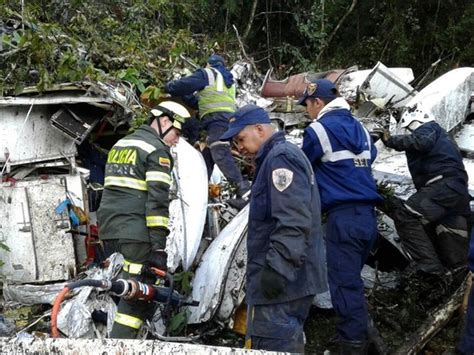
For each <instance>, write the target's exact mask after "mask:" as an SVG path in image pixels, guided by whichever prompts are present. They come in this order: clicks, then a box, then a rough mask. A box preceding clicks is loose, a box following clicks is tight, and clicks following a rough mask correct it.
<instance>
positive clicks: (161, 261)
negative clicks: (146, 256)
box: [150, 250, 168, 271]
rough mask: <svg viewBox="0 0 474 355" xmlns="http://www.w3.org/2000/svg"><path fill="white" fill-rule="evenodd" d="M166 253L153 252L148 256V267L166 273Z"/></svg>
mask: <svg viewBox="0 0 474 355" xmlns="http://www.w3.org/2000/svg"><path fill="white" fill-rule="evenodd" d="M167 260H168V253H166V251H165V250H153V251H152V252H151V254H150V265H151V266H154V267H157V268H158V269H160V270H163V271H167V270H168V266H167Z"/></svg>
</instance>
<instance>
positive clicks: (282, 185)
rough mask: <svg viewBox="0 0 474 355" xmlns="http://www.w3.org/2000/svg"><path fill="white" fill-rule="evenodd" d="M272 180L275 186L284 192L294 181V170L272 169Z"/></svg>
mask: <svg viewBox="0 0 474 355" xmlns="http://www.w3.org/2000/svg"><path fill="white" fill-rule="evenodd" d="M272 180H273V185H274V186H275V188H276V189H277V190H278V191H280V192H283V191H284V190H286V189H287V188H288V186H290V185H291V183H292V182H293V172H292V171H291V170H289V169H284V168H280V169H275V170H273V171H272Z"/></svg>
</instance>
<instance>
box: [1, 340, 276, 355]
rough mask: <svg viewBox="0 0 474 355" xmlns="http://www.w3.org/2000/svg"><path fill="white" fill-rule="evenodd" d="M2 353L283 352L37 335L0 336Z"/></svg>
mask: <svg viewBox="0 0 474 355" xmlns="http://www.w3.org/2000/svg"><path fill="white" fill-rule="evenodd" d="M0 353H2V354H81V355H96V354H102V355H117V354H141V355H152V354H206V355H225V354H229V355H230V354H232V355H241V354H242V355H243V354H285V353H282V352H268V351H265V350H247V349H238V348H225V347H220V346H208V345H199V344H187V343H172V342H164V341H159V340H132V339H61V338H59V339H54V338H47V339H40V338H37V337H33V338H20V339H19V338H0Z"/></svg>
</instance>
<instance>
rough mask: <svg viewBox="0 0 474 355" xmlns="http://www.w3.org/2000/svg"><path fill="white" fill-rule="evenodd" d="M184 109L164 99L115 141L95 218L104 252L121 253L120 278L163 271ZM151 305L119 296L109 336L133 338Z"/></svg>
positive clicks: (185, 115) (150, 280)
mask: <svg viewBox="0 0 474 355" xmlns="http://www.w3.org/2000/svg"><path fill="white" fill-rule="evenodd" d="M189 117H190V114H189V112H188V110H187V109H186V108H185V107H184V106H182V105H180V104H178V103H176V102H173V101H164V102H162V103H160V104H159V105H158V106H156V107H155V108H154V109H152V110H151V115H150V117H149V120H148V123H147V124H144V125H142V126H141V127H140V128H138V129H137V130H136V131H135V132H134V133H132V134H130V135H129V136H127V137H124V138H122V139H121V140H119V141H118V142H117V143H116V144H115V145H114V146H113V147H112V149H111V150H110V152H109V154H108V157H107V164H106V167H105V183H104V192H103V195H102V200H101V204H100V208H99V210H98V221H99V226H100V239H101V240H102V241H103V243H104V249H105V254H106V255H110V254H111V253H113V252H120V253H121V254H122V255H123V256H124V258H125V262H124V267H123V271H122V273H123V274H122V278H134V279H136V280H138V281H141V282H145V283H154V282H155V280H154V277H152V276H150V275H149V274H148V273H145V270H146V268H147V266H155V267H158V268H160V269H164V270H166V261H167V254H166V251H165V247H166V236H167V235H168V233H169V231H168V219H169V211H168V207H169V188H170V185H171V170H172V168H173V158H172V156H171V152H170V148H169V147H170V146H172V145H174V144H176V143H177V142H178V140H179V136H180V134H181V128H182V124H183V123H184V121H185V120H186V119H187V118H189ZM154 310H155V307H154V305H153V303H148V302H143V301H127V300H124V299H120V302H119V305H118V310H117V314H116V316H115V320H114V325H113V329H112V332H111V334H110V336H111V337H112V338H128V339H133V338H135V337H136V335H137V333H138V330H139V328H140V327H141V325H142V324H143V322H144V320H145V319H148V318H150V317H152V316H153V313H154Z"/></svg>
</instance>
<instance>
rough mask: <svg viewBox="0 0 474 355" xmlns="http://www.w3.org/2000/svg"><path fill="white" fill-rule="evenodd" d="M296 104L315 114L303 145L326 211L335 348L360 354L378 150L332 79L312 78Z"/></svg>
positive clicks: (364, 341) (365, 322)
mask: <svg viewBox="0 0 474 355" xmlns="http://www.w3.org/2000/svg"><path fill="white" fill-rule="evenodd" d="M299 104H301V105H304V106H306V111H307V113H308V114H309V116H310V118H311V119H313V120H314V121H313V122H312V123H311V124H310V125H309V126H308V127H307V128H306V129H305V131H304V136H303V151H304V153H305V154H306V156H307V157H308V159H309V161H310V162H311V164H312V167H313V169H314V172H315V176H316V181H317V183H318V186H319V192H320V194H321V205H322V211H323V212H326V213H327V215H328V219H327V233H326V251H327V268H328V281H329V289H330V293H331V299H332V303H333V306H334V310H335V311H336V314H337V316H338V318H339V321H338V324H337V335H338V343H339V347H340V353H341V354H365V353H366V352H367V348H368V312H367V304H366V300H365V296H364V284H363V282H362V279H361V276H360V272H361V270H362V267H363V265H364V263H365V261H366V259H367V257H368V255H369V252H370V250H371V249H372V246H373V245H374V243H375V241H376V238H377V219H376V214H375V208H374V206H375V205H376V204H377V203H378V202H380V201H381V200H382V198H381V197H380V195H379V194H378V193H377V187H376V184H375V180H374V178H373V176H372V172H371V165H372V162H373V161H374V159H375V157H376V154H377V150H376V148H375V147H374V144H373V142H372V139H371V137H370V135H369V133H368V131H367V130H366V129H365V128H364V127H363V126H362V124H361V123H360V122H359V121H358V120H357V119H356V118H355V117H354V116H353V115H352V114H351V111H350V107H349V104H348V103H347V102H346V101H345V100H344V99H343V98H341V97H338V92H337V89H336V88H335V86H334V84H333V83H332V82H331V81H329V80H326V79H318V80H314V81H312V82H311V83H310V84H308V86H307V88H306V90H305V92H304V95H303V96H302V97H301V98H300V101H299Z"/></svg>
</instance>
